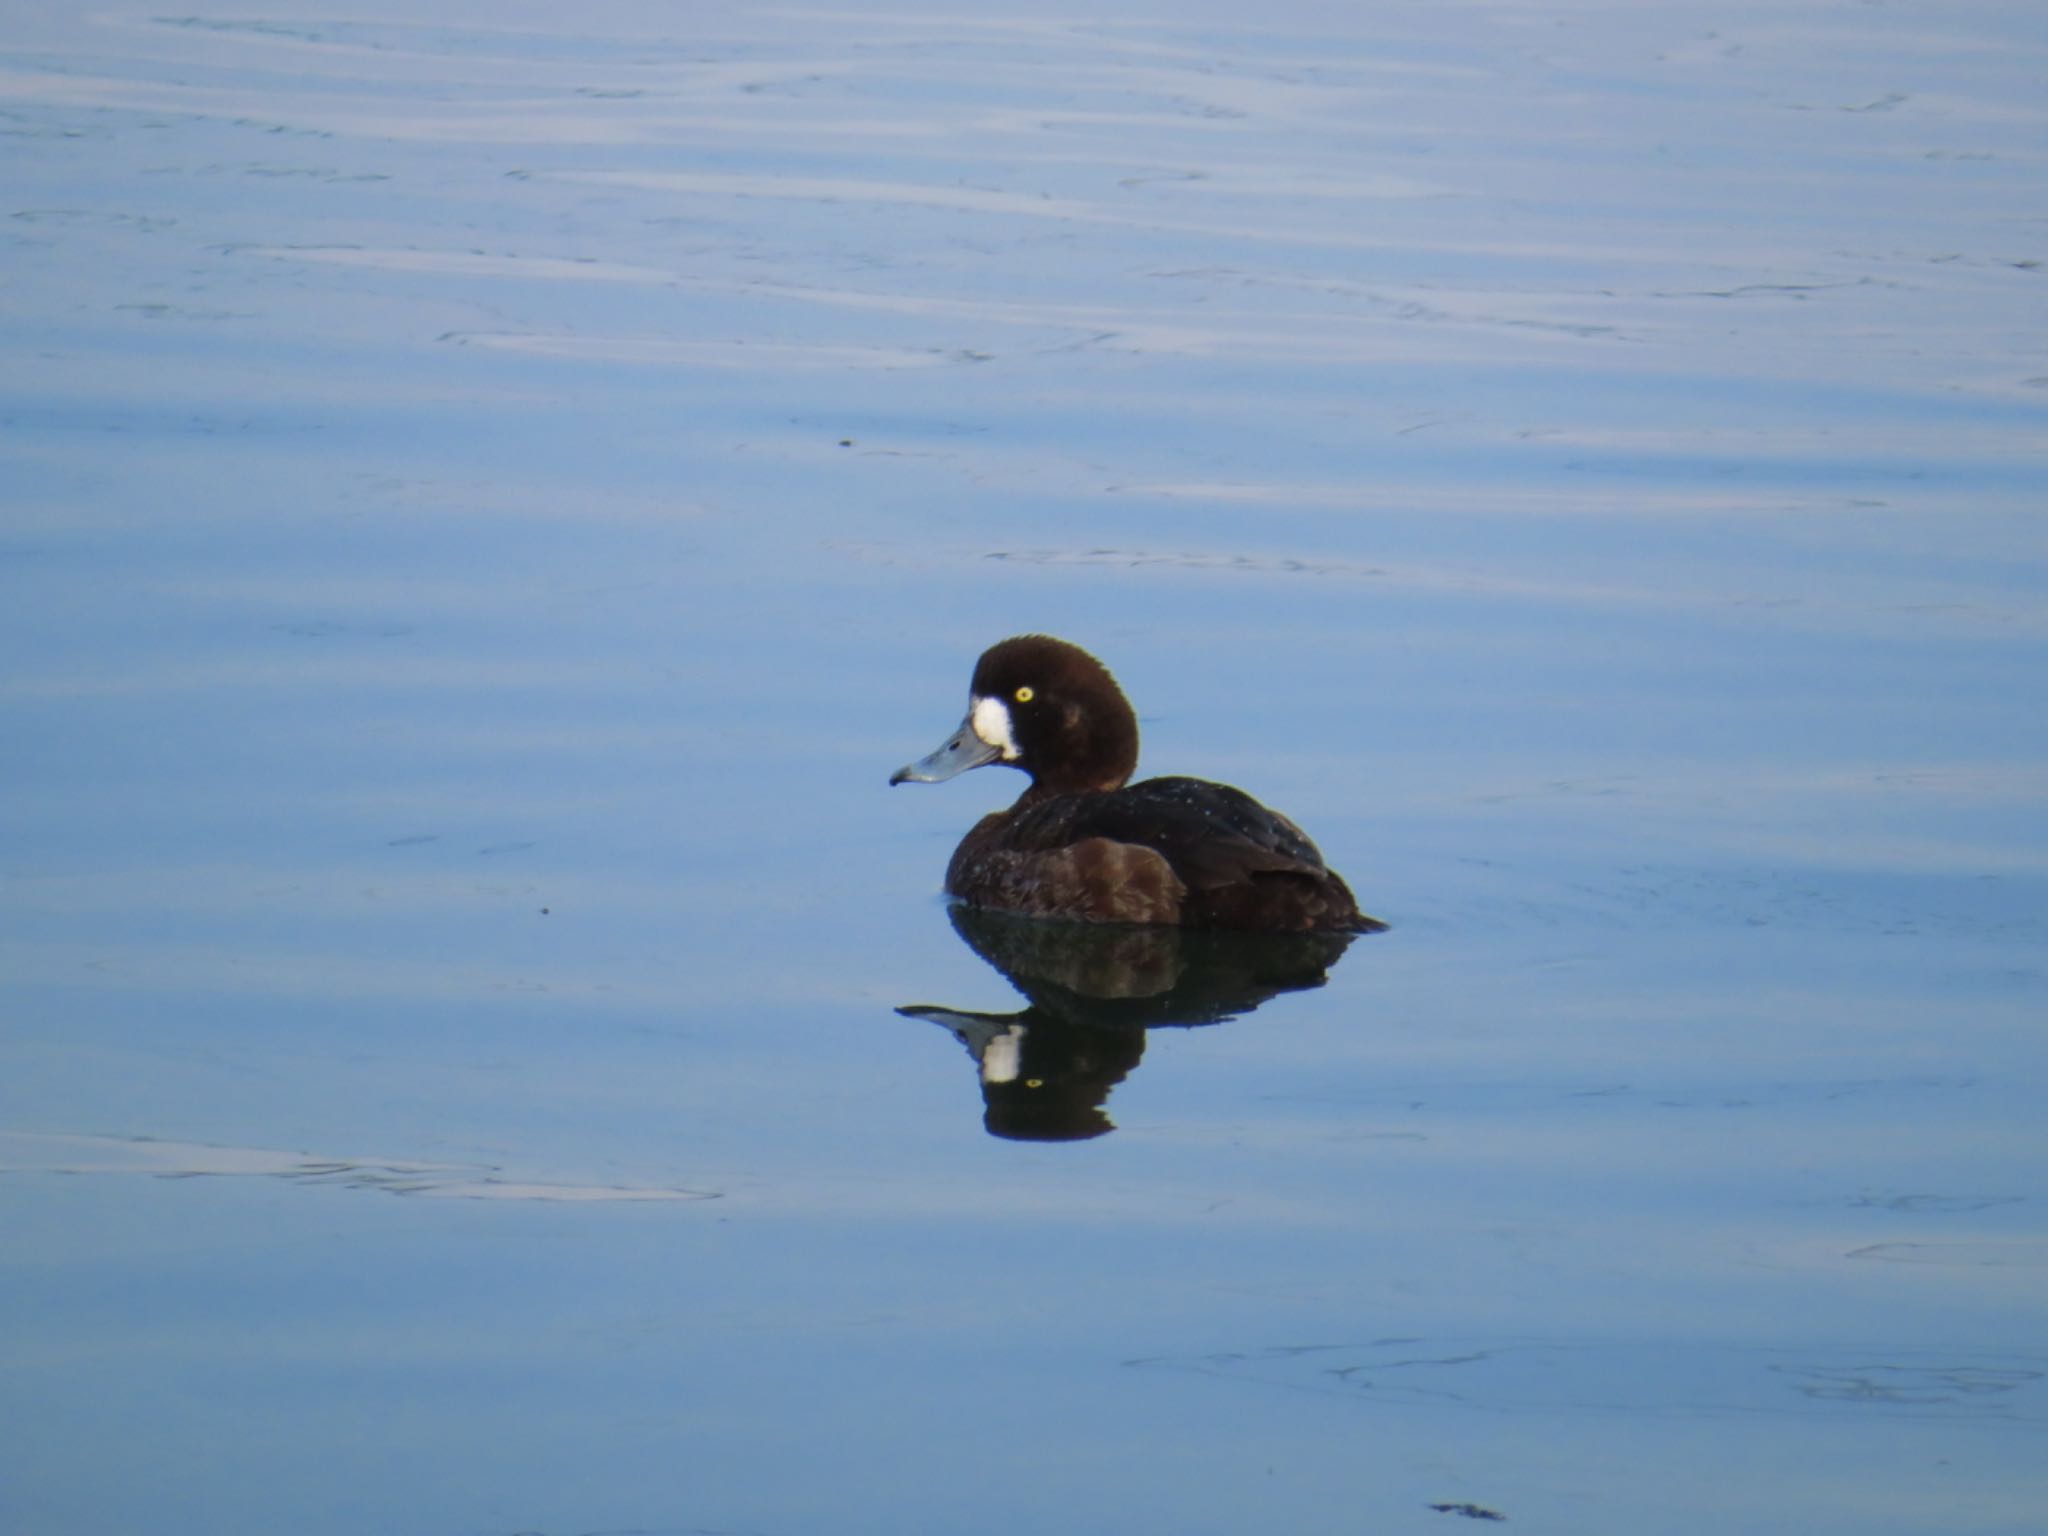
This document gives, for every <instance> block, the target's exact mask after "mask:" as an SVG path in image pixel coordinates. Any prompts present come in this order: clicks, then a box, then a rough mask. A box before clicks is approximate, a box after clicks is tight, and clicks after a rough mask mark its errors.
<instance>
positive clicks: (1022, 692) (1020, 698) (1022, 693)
mask: <svg viewBox="0 0 2048 1536" xmlns="http://www.w3.org/2000/svg"><path fill="white" fill-rule="evenodd" d="M1037 696H1038V695H1037V694H1036V693H1035V692H1034V691H1033V690H1032V689H1031V688H1029V687H1024V688H1019V689H1018V690H1017V692H1016V695H1015V697H1016V700H1017V702H1018V703H1019V704H1029V703H1030V702H1031V701H1032V700H1033V699H1034V698H1036V697H1037Z"/></svg>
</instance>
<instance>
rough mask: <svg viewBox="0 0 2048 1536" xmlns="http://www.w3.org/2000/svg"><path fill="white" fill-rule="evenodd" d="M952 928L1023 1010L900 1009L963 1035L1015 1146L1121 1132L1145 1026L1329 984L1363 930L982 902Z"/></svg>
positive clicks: (989, 1110) (1234, 1009)
mask: <svg viewBox="0 0 2048 1536" xmlns="http://www.w3.org/2000/svg"><path fill="white" fill-rule="evenodd" d="M951 916H952V919H953V928H954V930H955V931H956V932H957V933H958V934H959V935H960V937H961V938H962V939H964V940H966V942H967V946H968V947H969V948H970V949H972V950H973V951H974V952H975V953H976V954H977V955H979V956H981V958H982V959H984V960H986V961H987V962H988V963H989V964H990V965H992V966H994V967H995V968H996V969H997V970H998V971H1001V972H1002V973H1003V976H1004V978H1005V979H1006V980H1008V981H1009V983H1010V985H1011V986H1013V987H1015V988H1016V989H1017V990H1018V991H1019V992H1021V993H1023V994H1024V996H1025V999H1026V1000H1027V1001H1028V1002H1029V1003H1030V1005H1031V1006H1030V1007H1028V1008H1026V1009H1024V1010H1023V1011H1022V1012H1020V1013H965V1012H961V1011H960V1010H957V1009H953V1008H941V1007H936V1006H933V1005H930V1004H918V1005H915V1006H912V1007H906V1008H898V1009H897V1010H896V1011H897V1012H898V1013H900V1014H903V1015H904V1016H906V1017H908V1018H913V1019H929V1020H931V1021H932V1022H933V1023H935V1024H942V1025H944V1026H945V1027H946V1028H947V1029H948V1030H950V1031H952V1033H953V1035H954V1037H955V1038H956V1039H958V1040H959V1041H960V1043H961V1044H962V1045H964V1046H966V1047H967V1049H968V1052H969V1053H970V1054H971V1055H972V1056H973V1057H974V1059H975V1062H976V1064H977V1065H978V1066H979V1067H980V1068H981V1096H982V1102H983V1104H984V1106H985V1109H984V1112H983V1116H982V1123H983V1125H985V1126H986V1127H987V1128H988V1132H989V1134H990V1135H991V1136H1001V1137H1005V1138H1007V1139H1009V1140H1012V1141H1085V1140H1087V1139H1088V1138H1090V1137H1093V1136H1101V1135H1104V1134H1106V1133H1107V1132H1109V1131H1112V1130H1114V1129H1115V1128H1116V1127H1115V1124H1114V1122H1112V1121H1111V1120H1110V1118H1109V1116H1108V1115H1107V1114H1106V1113H1104V1111H1103V1108H1102V1106H1103V1103H1104V1101H1105V1100H1107V1099H1108V1097H1109V1091H1110V1090H1111V1089H1112V1088H1114V1087H1115V1086H1116V1085H1117V1084H1118V1083H1120V1082H1122V1081H1123V1080H1124V1079H1125V1078H1126V1077H1127V1076H1129V1075H1130V1073H1131V1071H1132V1070H1133V1069H1134V1068H1135V1067H1136V1066H1137V1065H1138V1062H1139V1060H1140V1059H1141V1058H1142V1057H1143V1056H1144V1054H1145V1031H1146V1030H1148V1029H1163V1028H1167V1027H1177V1028H1187V1027H1191V1026H1194V1025H1198V1024H1221V1023H1223V1022H1224V1021H1225V1020H1227V1019H1233V1018H1236V1017H1238V1016H1239V1015H1240V1014H1246V1013H1250V1012H1251V1011H1252V1010H1253V1009H1255V1008H1257V1007H1258V1006H1259V1005H1260V1004H1261V1003H1264V1002H1265V1001H1266V1000H1267V999H1268V998H1271V997H1277V996H1278V995H1279V994H1280V993H1282V992H1300V991H1304V990H1306V989H1308V988H1310V987H1319V986H1321V985H1322V984H1323V983H1324V982H1325V981H1326V980H1328V979H1329V975H1328V973H1329V969H1330V967H1331V966H1333V965H1335V964H1336V963H1337V961H1338V960H1339V959H1340V958H1341V957H1342V956H1343V954H1344V951H1345V950H1346V949H1347V948H1348V947H1349V946H1350V944H1351V941H1352V940H1353V939H1354V938H1355V937H1356V935H1355V934H1350V933H1235V932H1226V931H1219V930H1213V929H1191V928H1169V927H1161V926H1146V927H1133V926H1126V925H1121V924H1111V923H1060V922H1048V921H1047V920H1046V919H1044V918H1038V917H1017V916H1014V915H1011V914H1009V913H1004V912H990V911H986V910H979V909H976V908H972V907H962V906H956V907H953V908H952V909H951Z"/></svg>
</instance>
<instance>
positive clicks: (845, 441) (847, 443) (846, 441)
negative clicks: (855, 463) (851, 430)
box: [839, 437, 853, 448]
mask: <svg viewBox="0 0 2048 1536" xmlns="http://www.w3.org/2000/svg"><path fill="white" fill-rule="evenodd" d="M839 446H840V447H842V448H851V447H852V446H853V439H852V438H850V437H842V438H841V439H839Z"/></svg>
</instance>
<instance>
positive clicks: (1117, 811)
mask: <svg viewBox="0 0 2048 1536" xmlns="http://www.w3.org/2000/svg"><path fill="white" fill-rule="evenodd" d="M992 763H1004V764H1007V765H1009V766H1010V767H1012V768H1021V769H1022V770H1023V771H1024V772H1025V773H1027V774H1029V775H1030V776H1031V784H1030V786H1029V787H1028V788H1027V789H1026V790H1025V791H1024V793H1023V794H1022V795H1020V796H1019V797H1018V799H1017V803H1016V804H1015V805H1013V806H1011V807H1010V808H1009V809H1008V810H1007V811H997V812H995V813H994V814H993V815H989V816H984V817H983V818H982V819H981V820H980V821H979V822H977V823H976V824H975V826H974V827H973V829H972V830H971V831H969V832H968V834H967V836H966V837H964V838H962V839H961V841H960V846H959V847H958V848H956V849H955V850H954V851H953V860H952V863H951V864H949V865H948V866H947V869H946V890H947V892H948V894H950V895H952V896H954V897H956V898H957V899H959V900H960V901H962V902H964V903H965V904H967V905H968V906H970V907H987V908H992V909H994V910H997V911H1004V912H1020V913H1025V914H1027V915H1030V916H1033V917H1054V918H1072V919H1077V920H1081V921H1086V922H1103V923H1166V924H1175V925H1178V926H1180V927H1185V928H1237V929H1248V930H1254V931H1265V932H1308V931H1320V932H1341V933H1371V932H1376V931H1378V930H1379V929H1382V928H1384V927H1386V924H1385V923H1382V922H1380V921H1379V920H1378V919H1377V918H1371V917H1367V916H1366V915H1365V914H1363V913H1362V912H1360V911H1359V910H1358V903H1357V902H1356V901H1355V900H1353V899H1352V895H1351V891H1350V889H1349V888H1348V887H1347V886H1346V885H1345V884H1344V882H1343V881H1342V880H1341V879H1339V878H1338V877H1337V875H1336V874H1335V873H1334V872H1332V871H1331V870H1330V868H1329V867H1328V866H1327V865H1325V864H1324V863H1323V856H1322V855H1321V854H1320V853H1318V852H1317V851H1316V846H1315V844H1313V843H1311V842H1310V841H1309V840H1308V838H1307V837H1305V836H1304V835H1303V834H1302V831H1301V829H1300V828H1299V827H1297V826H1295V824H1294V823H1293V822H1291V821H1289V820H1288V819H1287V818H1286V817H1285V816H1282V815H1281V814H1280V813H1279V812H1277V811H1270V810H1268V809H1267V808H1266V807H1265V806H1263V805H1261V804H1259V802H1258V801H1256V800H1254V799H1253V798H1252V797H1251V796H1250V795H1247V794H1246V793H1244V791H1242V790H1239V789H1232V788H1231V787H1230V786H1229V785H1227V784H1212V783H1210V782H1209V781H1208V780H1207V779H1184V778H1166V779H1146V780H1144V781H1143V782H1141V783H1137V784H1133V783H1131V782H1130V777H1131V774H1132V772H1133V771H1134V770H1135V769H1136V768H1137V766H1138V717H1137V716H1136V714H1134V713H1133V712H1132V710H1131V706H1130V702H1129V701H1128V700H1127V699H1125V698H1124V693H1123V690H1122V689H1121V688H1119V687H1118V686H1117V684H1116V679H1115V678H1113V677H1111V676H1110V674H1109V669H1108V668H1107V667H1105V666H1103V664H1102V663H1101V662H1099V661H1097V660H1096V659H1095V658H1094V657H1093V656H1091V655H1089V654H1088V653H1087V652H1086V651H1084V650H1082V649H1081V648H1080V647H1079V646H1077V645H1069V644H1068V643H1067V642H1066V641H1064V640H1055V639H1053V638H1052V637H1051V636H1049V635H1019V636H1017V637H1016V638H1014V639H1010V640H1004V641H1002V642H1001V643H999V644H997V645H993V646H990V647H989V649H988V650H987V651H985V652H983V653H982V657H981V660H980V661H979V662H977V663H976V664H975V668H974V681H973V683H972V685H971V686H970V688H969V690H968V704H967V718H966V719H965V720H963V721H961V722H960V729H959V730H958V731H956V732H954V733H953V735H952V736H951V737H950V738H949V739H948V740H947V741H946V743H945V744H944V745H943V746H941V747H940V748H939V749H938V750H937V751H936V752H933V753H932V754H931V755H930V756H929V757H925V758H921V759H920V760H918V761H917V762H914V763H906V764H905V765H904V766H903V767H901V768H899V769H897V770H896V771H895V773H893V774H891V775H890V776H889V782H890V783H891V784H902V783H906V782H916V783H921V784H936V783H938V782H940V781H941V780H944V779H950V778H952V777H954V775H956V774H961V773H965V772H966V771H967V770H968V769H970V768H980V767H984V766H986V765H989V764H992Z"/></svg>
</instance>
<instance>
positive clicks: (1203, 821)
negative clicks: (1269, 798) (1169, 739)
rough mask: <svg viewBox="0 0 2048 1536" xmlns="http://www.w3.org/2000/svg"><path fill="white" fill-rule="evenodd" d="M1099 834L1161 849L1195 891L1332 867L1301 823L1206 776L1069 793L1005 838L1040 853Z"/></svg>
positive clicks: (1024, 816) (1021, 818)
mask: <svg viewBox="0 0 2048 1536" xmlns="http://www.w3.org/2000/svg"><path fill="white" fill-rule="evenodd" d="M1091 837H1102V838H1107V839H1109V840H1110V841H1111V842H1117V843H1130V844H1134V845H1136V846H1138V847H1141V848H1150V849H1153V850H1154V851H1155V852H1157V853H1158V854H1160V855H1161V856H1162V857H1163V858H1164V859H1165V860H1166V861H1167V863H1168V864H1169V865H1171V866H1172V868H1173V872H1174V873H1175V874H1176V875H1178V876H1179V877H1180V878H1181V880H1182V882H1183V883H1185V884H1186V885H1187V886H1188V887H1189V888H1190V889H1192V890H1215V889H1218V888H1219V887H1222V886H1227V885H1235V884H1238V883H1240V882H1242V881H1246V880H1249V879H1250V878H1251V877H1252V876H1253V875H1260V874H1299V875H1308V876H1311V877H1315V878H1318V879H1320V878H1322V877H1324V876H1325V875H1326V873H1327V871H1326V870H1325V869H1324V866H1323V856H1322V855H1321V854H1320V853H1318V852H1317V851H1316V846H1315V844H1314V843H1311V842H1310V841H1309V840H1308V839H1307V838H1306V837H1304V836H1303V835H1302V832H1301V829H1300V828H1299V827H1297V826H1295V824H1294V823H1293V822H1291V821H1289V820H1288V819H1287V818H1286V817H1285V816H1282V815H1280V814H1279V813H1278V812H1276V811H1270V810H1268V809H1267V808H1266V807H1265V806H1263V805H1261V804H1259V802H1258V801H1256V800H1254V799H1253V798H1252V797H1251V796H1250V795H1248V794H1246V793H1245V792H1244V791H1243V790H1241V789H1232V788H1231V787H1230V786H1229V785H1228V784H1212V783H1210V782H1209V781H1208V780H1206V779H1184V778H1167V779H1146V780H1145V781H1144V782H1142V783H1139V784H1130V785H1126V786H1125V787H1124V788H1122V789H1115V790H1110V791H1108V792H1107V793H1102V794H1087V795H1061V796H1058V797H1057V798H1055V799H1052V800H1047V801H1044V802H1042V803H1041V804H1039V805H1035V806H1032V807H1030V808H1029V809H1027V810H1025V811H1022V812H1020V813H1019V814H1018V815H1017V817H1016V819H1015V820H1014V821H1013V822H1012V823H1011V825H1010V827H1009V828H1008V829H1007V830H1006V833H1005V835H1004V837H1003V839H1002V842H1003V845H1004V846H1005V847H1006V848H1010V849H1014V850H1016V851H1018V852H1037V851H1044V850H1051V849H1055V848H1061V847H1065V846H1068V845H1069V844H1072V843H1076V842H1079V841H1081V840H1082V839H1084V838H1091Z"/></svg>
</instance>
